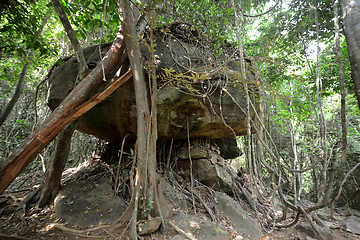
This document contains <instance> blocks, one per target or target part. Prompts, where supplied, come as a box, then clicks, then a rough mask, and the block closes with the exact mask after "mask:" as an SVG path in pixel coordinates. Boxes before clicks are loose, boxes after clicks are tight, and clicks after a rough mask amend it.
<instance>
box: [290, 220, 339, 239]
mask: <svg viewBox="0 0 360 240" xmlns="http://www.w3.org/2000/svg"><path fill="white" fill-rule="evenodd" d="M296 229H297V230H299V231H301V232H303V233H305V234H306V235H307V236H309V237H311V238H313V239H326V240H332V239H335V237H334V236H333V235H332V234H331V233H330V232H329V231H327V230H323V229H321V228H318V229H317V230H318V232H319V233H320V234H321V235H320V234H319V233H317V232H315V230H314V229H313V228H312V227H311V225H310V224H308V223H300V224H298V225H296Z"/></svg>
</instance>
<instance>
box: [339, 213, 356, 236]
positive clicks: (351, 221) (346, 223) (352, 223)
mask: <svg viewBox="0 0 360 240" xmlns="http://www.w3.org/2000/svg"><path fill="white" fill-rule="evenodd" d="M340 225H341V227H342V228H343V229H344V230H346V231H349V232H351V233H355V234H358V235H360V217H357V216H350V217H348V218H346V219H344V220H343V221H341V222H340Z"/></svg>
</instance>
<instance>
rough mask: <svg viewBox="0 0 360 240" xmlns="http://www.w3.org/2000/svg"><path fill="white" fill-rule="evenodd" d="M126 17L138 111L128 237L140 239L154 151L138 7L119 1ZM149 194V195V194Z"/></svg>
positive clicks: (126, 39)
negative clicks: (139, 227) (150, 140)
mask: <svg viewBox="0 0 360 240" xmlns="http://www.w3.org/2000/svg"><path fill="white" fill-rule="evenodd" d="M120 2H121V6H122V10H123V14H124V36H125V42H126V49H127V52H128V57H129V60H130V63H131V67H132V70H133V72H134V89H135V97H136V111H137V138H136V139H137V172H136V177H135V178H136V182H135V192H136V193H135V194H134V195H133V199H132V200H133V201H134V208H133V213H132V216H131V219H130V225H129V228H130V229H129V236H130V238H131V239H137V231H136V223H137V217H138V211H139V210H141V209H139V202H140V201H142V202H143V204H142V206H144V209H143V210H146V208H147V207H148V206H149V205H148V204H150V202H149V200H150V199H148V198H149V197H150V198H151V197H152V195H153V193H154V192H153V191H152V187H153V186H151V185H150V184H151V183H150V181H151V180H150V179H149V180H150V181H149V182H148V176H150V174H149V172H148V164H147V163H148V162H149V164H150V165H152V163H151V162H152V159H148V153H149V151H150V150H151V149H150V148H149V146H148V137H149V134H150V132H149V120H150V109H149V104H148V94H147V86H146V82H145V79H144V74H143V66H142V62H141V52H140V47H139V39H138V34H137V32H136V22H137V20H136V18H135V16H134V14H133V11H134V8H135V6H134V5H133V4H131V5H130V4H129V2H128V1H126V0H124V1H120ZM147 193H149V195H148V194H147Z"/></svg>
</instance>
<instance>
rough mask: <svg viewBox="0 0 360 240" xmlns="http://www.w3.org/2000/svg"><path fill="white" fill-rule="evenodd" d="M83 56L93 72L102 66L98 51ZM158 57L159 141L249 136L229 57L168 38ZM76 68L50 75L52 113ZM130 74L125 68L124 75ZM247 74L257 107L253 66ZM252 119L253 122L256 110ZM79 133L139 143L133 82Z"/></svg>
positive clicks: (160, 40) (82, 123) (70, 65)
mask: <svg viewBox="0 0 360 240" xmlns="http://www.w3.org/2000/svg"><path fill="white" fill-rule="evenodd" d="M108 48H109V45H106V46H103V48H102V52H103V54H102V55H105V52H106V51H107V49H108ZM142 48H143V57H144V59H145V62H146V60H147V59H149V56H148V55H149V54H148V52H147V50H146V48H145V47H144V46H142ZM84 55H85V58H86V59H87V61H88V63H89V66H92V68H93V67H94V66H96V65H97V64H99V62H100V56H99V51H98V48H97V47H96V46H95V47H89V48H86V49H85V50H84ZM155 55H156V61H157V66H156V67H157V74H158V84H159V86H160V89H159V92H158V94H157V96H156V97H157V102H158V106H157V108H158V116H157V119H158V135H159V138H175V139H184V138H187V137H188V135H189V137H208V138H223V137H228V136H233V135H234V133H235V134H236V135H243V134H246V131H247V117H246V115H245V112H246V99H245V96H244V87H243V84H242V83H241V82H242V79H241V75H240V72H239V70H238V68H239V67H238V62H236V61H235V60H231V59H226V56H225V55H224V56H221V57H215V56H214V55H213V54H212V53H211V52H210V51H209V49H207V48H206V47H200V46H197V45H196V44H193V43H189V42H186V41H183V40H181V39H177V38H175V37H174V36H172V35H170V34H168V35H165V36H164V35H163V36H159V37H157V38H156V52H155ZM90 63H91V64H90ZM77 67H78V66H77V63H76V59H75V58H74V57H72V58H70V59H68V60H67V61H66V62H65V63H64V64H62V65H61V66H58V67H56V68H55V69H54V70H53V71H52V73H51V74H50V75H49V83H50V88H49V93H48V105H49V106H50V108H51V109H54V108H56V107H57V106H58V105H59V104H60V102H61V101H62V100H63V99H64V98H65V96H66V95H67V94H68V93H69V92H70V91H71V89H72V86H73V83H74V81H75V79H76V74H77ZM126 68H127V67H126V66H124V67H123V68H122V71H125V70H126ZM170 69H172V70H170ZM116 70H117V69H115V70H114V71H116ZM248 72H249V73H248V80H249V81H250V82H248V85H249V87H250V90H251V91H250V97H251V99H252V101H253V103H254V104H255V105H257V104H256V102H257V91H256V87H255V85H253V83H254V82H253V80H254V74H253V73H251V67H250V64H249V68H248ZM144 74H145V75H146V71H144ZM108 82H110V81H108ZM106 84H108V83H104V85H106ZM103 87H104V86H100V87H99V89H98V90H97V91H100V90H101V89H102V88H103ZM94 94H95V93H94ZM250 115H251V118H253V119H254V112H253V111H252V109H251V110H250ZM77 129H78V130H80V131H82V132H85V133H88V134H92V135H95V136H97V137H99V138H102V139H105V140H107V141H109V142H113V143H118V142H120V141H121V140H122V138H123V136H124V135H125V134H126V133H128V134H130V137H133V138H135V136H136V104H135V94H134V88H133V82H132V80H130V81H128V82H127V83H125V84H124V85H123V86H121V87H120V88H119V89H118V90H117V91H115V92H114V93H113V94H112V95H111V96H109V97H108V98H107V99H106V100H104V101H103V102H102V103H100V104H98V105H97V106H96V107H94V108H93V109H92V110H90V111H89V112H88V113H86V114H85V115H83V116H82V117H81V118H79V124H78V126H77ZM188 130H189V131H188ZM188 132H189V134H188Z"/></svg>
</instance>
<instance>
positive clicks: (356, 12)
mask: <svg viewBox="0 0 360 240" xmlns="http://www.w3.org/2000/svg"><path fill="white" fill-rule="evenodd" d="M339 2H340V6H341V11H342V20H343V25H344V32H345V38H346V43H347V47H348V52H349V57H350V66H351V75H352V79H353V82H354V88H355V89H354V90H355V96H356V99H357V102H358V107H359V109H360V45H359V42H360V21H359V19H360V1H359V0H340V1H339Z"/></svg>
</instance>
